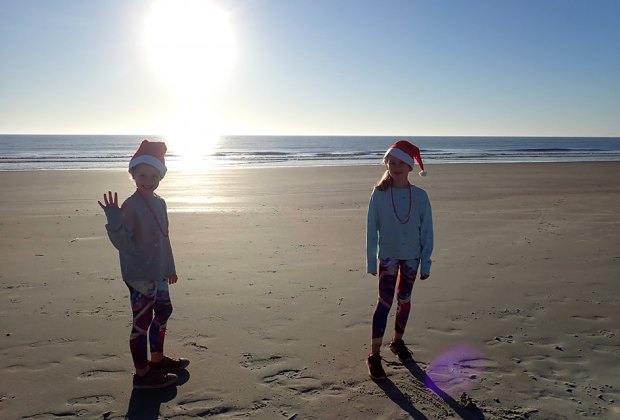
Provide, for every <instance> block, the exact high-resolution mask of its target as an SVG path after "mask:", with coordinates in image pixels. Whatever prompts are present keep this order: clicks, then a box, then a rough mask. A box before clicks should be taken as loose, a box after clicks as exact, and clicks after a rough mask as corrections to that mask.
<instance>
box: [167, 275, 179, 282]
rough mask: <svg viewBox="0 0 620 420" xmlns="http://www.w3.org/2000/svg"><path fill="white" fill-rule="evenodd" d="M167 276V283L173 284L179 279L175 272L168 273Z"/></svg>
mask: <svg viewBox="0 0 620 420" xmlns="http://www.w3.org/2000/svg"><path fill="white" fill-rule="evenodd" d="M167 277H168V284H174V283H176V282H177V281H178V280H179V278H178V277H177V275H176V274H170V275H168V276H167Z"/></svg>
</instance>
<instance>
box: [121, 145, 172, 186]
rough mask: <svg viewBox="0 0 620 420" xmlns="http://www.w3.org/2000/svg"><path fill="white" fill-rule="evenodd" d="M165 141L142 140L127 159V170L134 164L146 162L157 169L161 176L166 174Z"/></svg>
mask: <svg viewBox="0 0 620 420" xmlns="http://www.w3.org/2000/svg"><path fill="white" fill-rule="evenodd" d="M166 150H168V148H167V147H166V143H164V142H161V141H148V140H142V143H140V147H138V150H137V151H136V153H135V154H134V155H133V157H132V158H131V160H130V161H129V171H130V172H131V170H132V169H133V168H135V167H136V166H138V165H140V164H142V163H146V164H149V165H151V166H153V167H154V168H155V169H157V170H158V171H159V174H160V175H161V177H162V178H163V177H164V176H165V175H166V171H167V170H168V169H167V168H166V158H165V155H166Z"/></svg>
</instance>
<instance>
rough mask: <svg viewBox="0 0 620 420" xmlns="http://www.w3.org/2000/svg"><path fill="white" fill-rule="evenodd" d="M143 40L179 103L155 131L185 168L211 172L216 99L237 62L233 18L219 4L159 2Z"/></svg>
mask: <svg viewBox="0 0 620 420" xmlns="http://www.w3.org/2000/svg"><path fill="white" fill-rule="evenodd" d="M144 39H145V44H146V51H147V53H148V58H149V61H150V64H151V66H152V69H153V72H154V74H156V75H157V77H158V79H159V80H160V81H161V82H162V84H163V85H164V86H165V87H166V88H167V89H169V91H170V92H171V93H172V95H173V98H174V101H175V103H174V111H173V112H171V114H170V115H169V116H168V117H167V118H165V119H163V120H162V121H160V122H158V123H157V125H158V126H159V127H161V128H162V130H161V131H162V134H163V135H165V136H166V141H167V142H168V143H169V146H170V149H171V151H172V152H174V153H175V154H176V155H177V156H178V157H179V164H180V166H181V167H182V168H184V169H205V168H208V167H209V166H211V164H212V158H209V156H212V154H213V150H214V148H215V147H216V145H217V142H218V141H219V138H220V137H219V135H220V134H221V132H220V130H219V129H220V128H221V124H220V123H219V121H218V118H216V116H217V115H218V113H217V96H218V94H219V93H221V88H222V87H223V86H224V85H225V82H226V79H227V76H229V75H230V73H231V71H232V69H233V64H234V58H235V46H234V37H233V30H232V26H231V23H230V17H229V15H228V14H227V12H225V11H224V10H223V9H222V8H220V7H219V5H218V4H217V3H216V2H215V0H155V1H154V2H153V4H152V7H151V9H150V11H149V14H148V16H147V17H146V20H145V26H144Z"/></svg>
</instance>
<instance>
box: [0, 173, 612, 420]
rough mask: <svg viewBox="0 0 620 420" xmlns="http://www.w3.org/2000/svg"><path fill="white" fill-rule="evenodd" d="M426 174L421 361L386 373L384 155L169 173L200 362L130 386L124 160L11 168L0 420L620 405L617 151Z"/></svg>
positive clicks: (575, 412)
mask: <svg viewBox="0 0 620 420" xmlns="http://www.w3.org/2000/svg"><path fill="white" fill-rule="evenodd" d="M428 170H429V176H428V177H426V178H419V177H417V176H412V177H411V179H412V180H413V181H414V182H416V183H417V184H418V185H419V186H421V187H422V188H424V189H426V190H427V191H428V193H429V196H430V198H431V201H432V204H433V212H434V220H435V223H434V224H435V239H436V241H435V242H436V248H435V252H434V255H433V260H434V265H433V271H432V273H431V278H430V279H429V280H427V281H425V282H422V281H418V282H416V285H415V286H414V297H413V307H412V313H411V317H410V320H409V325H408V329H407V332H406V334H405V341H406V343H407V344H408V345H409V346H410V348H411V349H412V350H413V352H414V358H415V363H412V364H411V365H408V366H403V365H401V364H400V363H399V362H398V361H397V359H396V358H395V356H394V355H393V354H391V353H390V351H389V349H387V348H385V349H384V351H383V357H384V366H385V367H386V371H387V373H388V375H389V379H388V380H386V381H383V382H381V383H375V382H373V381H371V380H370V379H369V377H368V374H367V371H366V366H365V358H366V356H367V353H368V351H369V338H370V316H371V313H372V310H373V306H374V303H375V300H376V278H375V277H372V276H369V275H367V274H366V273H365V269H364V267H365V251H364V246H365V245H364V239H365V234H364V230H365V218H366V206H367V200H368V197H369V194H370V189H371V185H372V184H373V182H375V181H376V180H377V179H378V178H379V177H380V175H381V173H382V169H381V167H380V166H368V167H328V168H290V169H285V168H282V169H225V170H223V169H218V170H213V171H211V172H209V173H204V174H187V173H170V174H169V175H168V177H167V178H166V179H165V180H164V181H163V182H162V184H161V186H160V189H159V191H158V192H159V193H160V194H161V195H162V196H163V197H164V198H166V200H167V202H168V206H169V209H170V221H171V239H172V243H173V249H174V251H175V256H176V262H177V267H178V274H179V277H180V280H179V283H177V284H176V285H175V286H173V288H172V296H173V297H172V299H173V303H174V307H175V311H174V314H173V315H172V318H171V320H170V321H169V325H168V327H169V329H168V338H167V341H166V346H167V352H168V353H169V354H171V355H173V356H185V357H188V358H190V359H191V362H192V363H191V365H190V366H189V369H188V372H186V373H183V374H182V375H181V377H180V384H179V385H178V386H177V387H176V388H170V389H167V390H163V391H156V392H145V391H143V392H135V391H132V389H131V373H132V364H131V358H130V354H129V351H128V344H127V338H128V335H129V329H130V323H131V319H130V311H129V304H128V298H127V290H126V288H125V287H124V285H123V283H122V280H121V279H120V274H119V267H118V257H117V254H116V252H115V250H114V249H113V247H112V245H111V244H110V243H109V241H108V239H107V237H105V230H104V227H103V225H104V223H105V220H104V216H103V214H102V211H101V209H100V208H99V206H98V205H97V199H99V198H100V197H101V195H102V194H103V193H104V192H105V191H107V190H108V189H112V190H114V189H117V190H118V191H119V195H120V196H121V197H123V198H124V197H126V196H127V195H129V194H130V193H131V192H132V190H133V189H132V184H131V181H130V180H129V178H128V175H127V174H126V173H125V172H124V171H44V172H4V173H0V192H1V195H0V234H1V237H0V241H1V242H0V255H1V257H0V258H1V263H2V270H1V271H0V299H1V306H0V337H1V339H0V351H1V355H2V360H1V361H0V369H1V371H2V377H1V380H0V418H2V419H18V418H26V419H48V418H49V419H60V418H62V419H65V418H73V417H82V418H104V419H112V418H124V417H125V416H127V417H128V418H131V419H157V418H158V416H159V417H160V418H166V419H168V418H176V419H179V418H191V417H209V416H215V417H224V418H225V417H250V418H269V419H278V418H283V419H291V418H295V419H306V418H317V419H331V418H339V419H340V418H351V419H360V418H364V419H365V418H386V419H392V418H415V419H447V418H457V419H458V418H464V419H519V418H529V419H564V418H566V419H572V418H580V417H582V418H585V417H592V416H599V417H601V418H612V419H616V418H620V411H619V408H618V407H620V363H619V362H620V360H619V359H620V331H619V329H620V326H619V323H618V316H619V315H618V314H619V313H620V311H619V309H620V308H619V304H618V302H619V299H618V291H619V289H620V287H619V285H618V279H619V278H620V276H619V274H620V182H619V181H618V180H619V179H620V163H583V164H513V165H510V164H508V165H493V164H485V165H434V166H432V165H430V166H429V168H428ZM392 325H393V318H392V317H391V318H390V328H391V326H392ZM429 379H431V380H432V381H433V382H429ZM425 382H426V385H425ZM463 392H465V393H466V396H467V397H468V398H471V402H472V403H473V404H470V406H469V407H466V406H465V405H466V404H462V403H461V399H460V396H461V395H462V393H463ZM462 402H463V403H466V402H467V401H465V400H463V401H462ZM474 404H475V406H474Z"/></svg>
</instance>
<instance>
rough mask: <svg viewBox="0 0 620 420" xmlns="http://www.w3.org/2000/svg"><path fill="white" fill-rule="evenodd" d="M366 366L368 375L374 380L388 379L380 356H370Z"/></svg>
mask: <svg viewBox="0 0 620 420" xmlns="http://www.w3.org/2000/svg"><path fill="white" fill-rule="evenodd" d="M366 364H367V365H368V374H369V375H370V377H371V378H372V379H374V380H375V381H380V380H382V379H385V378H387V375H386V374H385V371H384V370H383V366H381V355H380V354H371V355H370V356H368V360H367V361H366Z"/></svg>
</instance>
